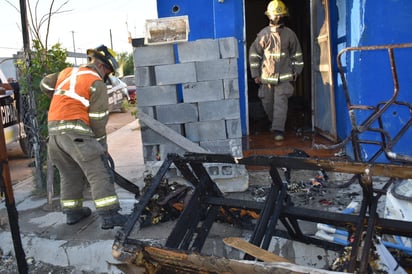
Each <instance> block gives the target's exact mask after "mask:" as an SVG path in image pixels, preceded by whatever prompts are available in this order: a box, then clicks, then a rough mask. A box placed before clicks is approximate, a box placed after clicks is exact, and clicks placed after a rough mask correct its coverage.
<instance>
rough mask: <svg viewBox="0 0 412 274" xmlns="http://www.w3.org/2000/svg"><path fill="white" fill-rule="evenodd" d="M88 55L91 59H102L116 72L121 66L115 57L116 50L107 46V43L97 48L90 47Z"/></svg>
mask: <svg viewBox="0 0 412 274" xmlns="http://www.w3.org/2000/svg"><path fill="white" fill-rule="evenodd" d="M87 57H88V58H89V60H90V59H91V58H97V59H99V60H101V61H102V62H103V63H104V64H105V65H107V66H108V67H109V68H110V69H111V70H112V72H116V70H117V69H118V68H119V65H118V63H117V61H116V59H115V57H116V52H114V50H112V49H110V48H108V47H106V46H105V45H100V46H98V47H97V48H95V49H88V50H87Z"/></svg>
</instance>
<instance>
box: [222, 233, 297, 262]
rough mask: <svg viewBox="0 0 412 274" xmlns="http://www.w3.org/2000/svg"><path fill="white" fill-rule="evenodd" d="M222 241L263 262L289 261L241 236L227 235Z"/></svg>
mask: <svg viewBox="0 0 412 274" xmlns="http://www.w3.org/2000/svg"><path fill="white" fill-rule="evenodd" d="M223 242H224V243H225V244H226V245H228V246H230V247H233V248H236V249H238V250H240V251H243V252H245V253H247V254H249V255H252V256H253V257H255V258H256V259H259V260H261V261H264V262H285V263H290V261H289V260H288V259H286V258H283V257H281V256H279V255H276V254H274V253H272V252H269V251H267V250H264V249H262V248H260V247H257V246H255V245H254V244H251V243H249V242H247V241H245V240H243V239H242V238H238V237H228V238H224V239H223Z"/></svg>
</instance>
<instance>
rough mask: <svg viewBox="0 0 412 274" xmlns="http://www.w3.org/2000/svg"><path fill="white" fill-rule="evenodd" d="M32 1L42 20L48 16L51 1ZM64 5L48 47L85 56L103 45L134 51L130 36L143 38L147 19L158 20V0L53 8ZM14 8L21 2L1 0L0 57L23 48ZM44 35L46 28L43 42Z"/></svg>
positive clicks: (88, 0) (77, 2)
mask: <svg viewBox="0 0 412 274" xmlns="http://www.w3.org/2000/svg"><path fill="white" fill-rule="evenodd" d="M29 2H30V3H31V6H32V10H34V9H35V4H36V2H38V3H39V5H38V9H37V14H38V16H39V17H40V16H43V15H46V14H47V13H48V10H49V8H50V4H51V2H52V0H29ZM65 2H67V4H66V5H64V6H63V8H62V9H61V10H62V11H65V12H63V13H60V14H56V15H54V16H52V18H51V27H50V31H49V39H48V45H49V47H50V46H52V45H54V44H56V43H61V45H62V47H63V48H65V49H67V50H68V51H74V49H75V51H76V52H84V53H85V52H86V50H87V49H88V48H95V47H97V46H99V45H101V44H104V45H106V46H108V47H113V49H114V50H115V51H116V52H118V53H120V52H132V46H131V44H129V43H128V37H129V33H130V35H131V37H132V38H141V37H144V34H145V31H144V30H145V21H146V19H155V18H157V9H156V2H157V1H156V0H55V4H54V7H55V8H57V7H59V6H61V5H62V4H63V3H65ZM10 3H11V4H12V5H11V4H10ZM13 6H14V7H13ZM15 7H16V8H17V9H18V10H20V1H19V0H0V18H2V20H1V27H0V34H1V37H2V38H1V39H0V57H11V56H12V55H13V54H15V53H16V52H17V51H20V50H22V48H23V36H22V33H21V16H20V12H19V11H18V10H16V8H15ZM27 10H28V7H27ZM28 18H29V19H28V20H29V21H30V16H29V15H28ZM45 34H46V25H44V27H43V28H42V29H41V35H42V40H43V41H44V40H45V36H46V35H45ZM30 41H31V38H30Z"/></svg>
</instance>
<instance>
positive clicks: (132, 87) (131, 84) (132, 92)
mask: <svg viewBox="0 0 412 274" xmlns="http://www.w3.org/2000/svg"><path fill="white" fill-rule="evenodd" d="M121 79H122V81H123V82H125V83H126V85H127V93H128V94H129V102H130V103H133V104H135V103H136V82H135V78H134V75H126V76H123V77H122V78H121Z"/></svg>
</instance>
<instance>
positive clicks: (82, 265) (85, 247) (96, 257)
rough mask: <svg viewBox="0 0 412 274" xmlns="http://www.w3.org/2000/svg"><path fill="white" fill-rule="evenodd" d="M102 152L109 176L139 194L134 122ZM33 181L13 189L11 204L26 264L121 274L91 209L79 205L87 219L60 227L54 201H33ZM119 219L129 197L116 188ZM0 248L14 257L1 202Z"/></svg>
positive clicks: (110, 233)
mask: <svg viewBox="0 0 412 274" xmlns="http://www.w3.org/2000/svg"><path fill="white" fill-rule="evenodd" d="M108 147H109V153H110V154H111V156H112V158H113V160H114V162H115V170H116V171H117V172H118V173H119V174H121V175H122V176H123V177H125V178H127V179H128V180H129V181H132V182H133V183H135V184H137V185H139V187H141V188H142V184H143V173H144V169H145V166H144V161H143V155H142V143H141V137H140V125H139V121H138V120H135V121H133V122H131V123H129V124H127V125H126V126H124V127H122V128H120V129H119V130H117V131H115V132H113V133H111V134H110V135H108ZM33 179H34V178H33V177H30V178H28V179H26V180H24V181H21V182H18V183H17V184H15V185H14V187H13V189H14V198H15V202H16V206H17V210H18V213H19V227H20V234H21V238H22V243H23V249H24V251H25V255H26V258H30V257H32V258H34V260H35V261H42V262H45V263H49V264H52V265H58V266H71V267H73V268H74V269H75V270H76V271H89V272H93V273H123V272H122V271H120V270H118V268H117V267H116V266H115V265H116V264H118V263H119V262H118V261H116V260H115V259H114V258H113V256H112V253H111V249H112V244H113V240H114V236H115V234H116V229H113V230H102V229H100V223H99V220H98V216H97V214H96V213H95V211H94V209H95V208H94V205H93V202H92V200H91V199H90V197H88V198H87V197H86V201H85V205H86V206H89V207H90V208H92V210H93V214H92V216H91V217H89V218H87V219H85V220H83V221H81V222H80V223H78V224H76V225H73V226H68V225H66V223H65V221H66V218H65V215H64V214H63V213H62V212H61V209H60V205H59V197H55V198H54V199H53V203H52V204H48V201H47V199H46V198H38V197H36V196H34V195H33V193H32V192H33V188H34V182H33ZM117 193H118V195H119V198H120V203H121V207H122V213H130V211H131V209H132V208H133V205H134V203H135V202H136V200H135V198H134V195H133V194H131V193H129V192H127V191H125V190H123V189H120V188H118V187H117ZM0 225H1V226H0V248H1V250H2V251H3V254H14V246H13V242H12V236H11V233H10V231H9V230H10V228H9V224H8V217H7V209H6V207H5V202H4V201H2V202H1V203H0Z"/></svg>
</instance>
